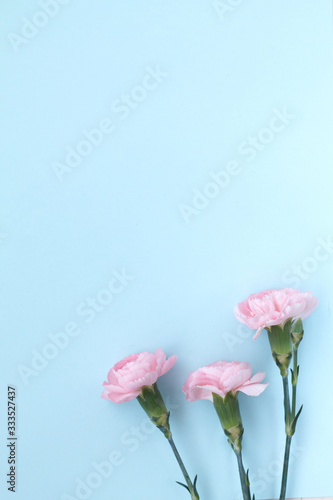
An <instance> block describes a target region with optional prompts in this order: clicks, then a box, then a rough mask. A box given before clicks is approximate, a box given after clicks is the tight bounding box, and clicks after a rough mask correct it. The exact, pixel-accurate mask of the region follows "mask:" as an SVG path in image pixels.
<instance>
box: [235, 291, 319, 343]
mask: <svg viewBox="0 0 333 500" xmlns="http://www.w3.org/2000/svg"><path fill="white" fill-rule="evenodd" d="M317 304H318V299H317V298H316V297H315V296H314V295H313V294H312V293H311V292H305V293H301V292H300V291H299V290H294V289H293V288H282V289H281V290H274V289H273V290H264V291H263V292H260V293H253V294H252V295H250V296H249V297H248V298H247V299H245V300H243V302H240V303H239V304H238V305H237V306H236V307H235V310H234V312H235V316H236V318H237V319H238V320H239V321H240V322H241V323H244V324H245V325H247V326H248V327H249V328H251V329H252V330H257V332H256V334H255V336H254V337H253V339H256V338H257V337H258V336H259V335H260V333H261V331H262V329H263V328H269V327H270V326H273V325H283V324H284V323H285V322H286V321H287V320H288V319H299V318H301V319H302V320H303V319H305V318H307V317H308V316H309V315H310V314H311V313H312V312H313V311H314V309H315V308H316V307H317Z"/></svg>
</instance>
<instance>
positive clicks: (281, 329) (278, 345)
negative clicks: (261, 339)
mask: <svg viewBox="0 0 333 500" xmlns="http://www.w3.org/2000/svg"><path fill="white" fill-rule="evenodd" d="M291 324H292V319H291V318H290V319H288V320H287V321H286V322H285V323H284V324H283V325H273V326H270V327H267V328H266V330H267V333H268V340H269V343H270V346H271V351H272V355H273V358H274V361H275V363H276V364H277V366H278V367H279V369H280V373H281V375H282V377H286V376H287V375H288V368H289V365H290V361H291V358H292V351H293V346H292V342H291V333H290V332H291Z"/></svg>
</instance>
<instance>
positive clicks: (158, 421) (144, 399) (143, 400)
mask: <svg viewBox="0 0 333 500" xmlns="http://www.w3.org/2000/svg"><path fill="white" fill-rule="evenodd" d="M136 399H137V400H138V401H139V403H140V405H141V406H142V408H143V409H144V411H145V412H146V413H147V415H148V417H149V418H150V420H151V421H152V422H153V424H154V425H156V427H157V428H158V429H160V431H162V432H163V434H164V435H165V437H166V438H169V437H171V431H170V426H169V415H170V412H168V410H167V408H166V406H165V403H164V401H163V398H162V395H161V393H160V391H159V390H158V387H157V384H156V382H155V384H153V385H152V386H147V385H145V386H144V387H142V390H141V394H139V396H138V397H137V398H136Z"/></svg>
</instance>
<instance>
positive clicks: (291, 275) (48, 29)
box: [0, 0, 333, 500]
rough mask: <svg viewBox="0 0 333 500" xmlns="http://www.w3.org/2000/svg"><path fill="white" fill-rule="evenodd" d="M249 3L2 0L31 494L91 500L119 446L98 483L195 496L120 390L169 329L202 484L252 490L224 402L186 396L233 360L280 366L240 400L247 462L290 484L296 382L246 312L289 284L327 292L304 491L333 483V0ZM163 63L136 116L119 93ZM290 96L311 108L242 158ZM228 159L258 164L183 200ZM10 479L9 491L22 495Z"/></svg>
mask: <svg viewBox="0 0 333 500" xmlns="http://www.w3.org/2000/svg"><path fill="white" fill-rule="evenodd" d="M224 3H225V4H228V2H227V1H225V2H224ZM237 3H238V5H236V4H237ZM231 4H233V5H234V6H233V7H230V5H231ZM229 7H230V9H229V10H228V11H226V12H225V13H224V14H223V11H222V7H221V5H220V9H218V8H217V7H216V6H214V3H213V2H212V1H206V2H203V1H201V2H193V1H188V0H186V1H183V2H179V1H178V2H177V1H163V2H162V1H156V0H155V1H154V2H148V1H140V2H134V1H132V2H129V1H123V2H115V1H106V0H100V1H98V2H80V1H79V0H72V1H69V2H67V3H65V2H64V3H63V4H62V5H59V9H58V12H55V14H54V17H53V18H49V17H47V16H46V18H45V16H44V17H43V16H39V15H38V14H37V15H36V13H37V12H39V11H41V7H40V6H39V3H38V2H36V1H32V0H30V1H23V0H20V1H16V2H13V3H11V4H9V3H8V5H7V6H6V7H4V6H2V16H1V39H2V42H3V45H2V61H3V62H2V80H1V95H2V97H1V100H2V110H3V116H2V131H1V142H2V169H1V191H2V196H1V199H2V218H1V226H0V233H1V239H0V246H1V253H2V292H1V294H2V307H1V313H2V322H3V325H4V328H3V334H2V335H3V339H2V362H1V365H2V368H1V371H2V372H3V373H2V375H1V380H2V385H1V398H0V399H1V426H2V440H1V446H0V448H1V449H0V458H1V471H2V473H3V474H5V473H7V468H8V466H7V463H6V460H7V451H6V447H5V444H6V443H5V438H6V434H5V432H6V431H5V429H6V408H5V405H6V391H7V384H14V385H15V386H16V387H17V406H18V414H17V415H18V416H17V426H18V436H19V440H18V449H17V452H18V482H17V493H16V496H15V498H16V499H17V500H44V499H47V500H66V499H67V500H68V497H66V496H65V494H67V495H71V497H73V498H79V497H77V496H76V495H75V488H76V480H77V479H78V478H80V479H81V480H82V481H87V478H88V476H89V475H90V474H91V473H93V472H94V467H93V463H94V462H98V463H100V462H102V461H104V460H107V459H108V456H109V455H110V453H111V452H112V451H119V452H120V453H121V454H122V456H123V459H122V463H121V464H120V465H117V466H115V467H114V470H113V472H112V474H111V476H110V477H109V478H108V479H103V481H102V483H101V484H100V485H99V487H98V488H95V489H93V490H92V492H91V495H87V498H92V499H94V500H106V499H118V498H125V499H129V498H140V499H142V500H146V499H155V498H160V499H163V500H164V499H165V500H166V499H170V498H174V499H178V498H179V499H182V498H184V499H185V498H187V496H188V495H187V493H186V491H185V490H182V489H181V488H180V487H179V486H178V485H177V484H176V483H175V480H182V477H181V474H180V471H179V470H178V466H177V464H176V461H175V460H174V458H173V456H172V455H171V451H170V450H169V449H168V446H167V443H166V441H164V438H163V436H162V435H161V434H160V433H159V432H158V431H154V432H153V433H152V432H151V429H150V428H149V427H148V426H147V423H146V418H145V414H144V413H143V412H142V410H141V408H140V407H139V405H138V404H137V402H136V401H133V402H130V403H127V404H124V405H119V406H116V405H113V404H112V403H111V402H106V401H104V400H102V399H101V398H100V394H101V391H102V382H103V381H104V380H105V378H106V375H107V372H108V370H109V368H110V367H111V366H112V365H113V364H114V363H115V362H117V361H118V360H120V359H121V358H122V357H124V356H126V355H128V354H130V353H132V352H138V351H142V350H155V349H156V348H157V347H159V346H161V347H162V348H163V349H164V351H165V352H166V353H167V354H168V355H172V354H178V356H179V360H178V362H177V364H176V365H175V367H174V368H173V369H172V370H171V371H170V372H169V373H168V374H167V375H165V376H164V377H163V379H161V380H160V384H159V385H160V389H161V391H162V392H163V394H164V395H165V398H166V400H167V401H168V404H169V405H170V406H172V408H174V411H173V412H172V417H171V425H172V429H173V432H174V437H175V441H176V443H177V445H178V447H179V449H180V451H181V453H182V455H183V458H184V461H185V462H186V465H187V467H188V469H189V472H190V474H191V476H192V477H193V476H194V475H195V474H196V473H197V474H198V476H199V479H198V488H199V491H200V495H201V497H200V498H201V499H202V500H218V499H220V498H228V499H236V498H239V496H240V488H239V484H238V482H239V479H238V473H237V468H236V461H235V458H234V456H233V455H232V451H231V449H230V447H229V446H228V445H227V442H226V439H225V436H224V435H223V433H222V431H221V429H220V427H219V422H218V420H217V417H216V415H215V413H214V409H213V407H212V405H210V404H209V402H206V401H200V402H197V403H191V404H190V403H188V402H186V401H185V398H184V396H183V394H182V392H181V386H182V384H183V383H184V382H185V380H186V377H187V375H188V373H189V372H190V371H192V370H194V369H196V368H198V367H199V366H203V365H205V364H207V363H210V362H212V361H215V360H217V359H226V360H233V359H239V360H244V361H245V360H246V361H250V362H251V363H252V365H253V369H254V371H259V370H261V371H266V373H267V377H266V379H267V381H268V382H269V384H270V385H269V387H268V389H267V390H266V391H265V393H264V394H263V395H262V396H260V397H259V398H249V397H246V396H243V395H241V396H240V403H241V409H242V414H243V420H244V425H245V434H244V441H243V443H244V462H245V465H246V467H249V468H250V477H251V479H252V487H253V492H255V493H256V496H257V498H276V497H277V496H278V492H279V481H280V467H281V454H282V451H283V442H284V429H283V413H282V388H281V382H280V377H279V373H278V370H277V368H276V367H275V365H274V364H273V361H272V359H271V356H270V351H269V347H268V342H267V339H266V338H265V337H266V334H262V335H261V337H260V338H259V339H258V340H257V341H256V342H252V341H251V336H252V332H250V331H248V332H247V331H246V330H245V329H242V328H240V326H239V324H238V323H237V321H236V319H235V318H234V316H233V308H234V306H235V305H236V303H237V302H239V301H241V300H243V299H244V298H246V296H247V295H248V294H250V293H252V292H255V291H260V290H262V289H265V288H272V287H274V288H282V287H285V286H296V287H299V288H300V289H301V290H302V291H306V290H308V289H310V290H312V292H313V293H314V294H315V295H316V296H317V297H318V298H319V300H320V304H319V306H318V309H317V310H316V311H315V313H314V314H313V315H312V316H311V317H310V318H309V319H307V320H306V322H305V329H306V333H305V339H304V342H303V343H302V345H301V348H300V356H299V357H300V364H301V369H300V379H299V395H298V401H299V403H302V402H303V403H304V412H303V414H302V416H301V418H300V421H299V425H298V429H297V434H296V438H295V440H294V442H293V451H292V458H293V459H292V463H291V466H290V478H289V484H288V496H289V497H296V496H297V497H298V496H325V495H332V478H331V456H332V444H333V437H332V425H331V416H332V412H333V404H332V397H331V386H332V370H331V363H332V349H333V342H332V326H333V325H332V312H331V307H332V306H331V304H332V274H333V273H332V270H333V254H332V252H333V250H332V248H331V247H330V246H329V247H328V249H326V250H325V248H324V247H323V243H322V241H323V240H324V241H329V239H330V238H332V237H333V228H332V208H333V202H332V152H333V145H332V83H333V78H332V47H331V2H330V1H328V0H326V1H324V0H322V1H317V2H310V1H304V0H298V1H294V2H290V1H289V0H280V1H279V2H273V1H267V0H266V1H265V2H261V1H259V0H252V1H251V2H250V1H246V0H244V1H239V2H236V1H235V0H234V1H233V2H231V0H230V2H229ZM218 11H219V12H218ZM38 16H39V17H38ZM24 18H27V19H28V20H29V21H32V20H33V19H34V20H35V22H37V23H38V22H39V23H40V24H43V19H44V22H45V26H42V27H39V28H38V29H37V30H36V32H35V33H33V34H32V35H30V36H31V38H30V39H26V43H23V42H22V40H21V39H19V38H15V36H17V35H20V36H21V32H22V29H23V27H24V25H25V23H26V21H24ZM10 33H12V34H11V35H10ZM13 34H14V35H13ZM14 39H15V40H16V42H15V43H14V42H13V40H14ZM11 40H12V41H11ZM21 42H22V43H21ZM15 44H16V50H15V47H14V45H15ZM156 66H159V67H160V70H161V71H162V72H163V73H164V74H165V76H163V77H161V78H160V79H161V81H160V82H159V83H158V85H156V88H154V89H152V90H150V91H148V93H147V96H146V98H145V99H144V100H143V101H142V102H140V104H139V105H138V106H137V107H136V108H135V109H131V110H130V113H129V115H128V116H127V117H126V119H121V118H122V116H123V114H122V113H120V111H119V102H118V104H117V102H116V100H117V99H120V100H121V99H122V98H123V97H122V96H123V95H125V94H130V93H131V92H134V93H135V92H138V94H136V95H140V90H139V91H138V90H137V89H136V90H135V88H136V86H137V85H141V83H142V81H143V79H144V77H145V75H146V74H147V67H150V68H156ZM166 74H167V76H166ZM145 81H146V82H147V81H148V80H145ZM149 82H150V85H152V79H150V80H149ZM112 106H113V109H112ZM117 106H118V112H117V111H116V109H115V107H116V108H117ZM274 110H280V112H283V110H285V112H287V113H288V114H289V115H292V118H289V123H287V124H285V126H284V127H282V126H281V122H280V126H281V128H283V130H281V132H275V133H274V134H273V137H269V139H270V142H269V143H268V144H265V146H264V147H263V148H262V150H261V151H256V152H255V153H253V154H252V155H251V154H250V153H247V154H244V149H243V154H242V153H241V151H242V149H241V150H239V148H244V147H245V146H244V144H243V146H242V143H244V142H246V141H247V140H248V137H249V136H258V134H263V135H262V137H266V138H267V135H266V136H265V132H262V129H263V128H264V127H267V125H268V124H269V123H270V121H271V119H272V117H273V116H274V113H275V111H274ZM124 113H125V112H124ZM103 119H109V120H112V122H113V126H114V131H113V132H112V134H105V136H104V138H103V142H102V143H101V144H100V145H97V146H96V147H94V148H92V151H91V153H90V154H89V155H87V156H86V157H85V158H83V159H82V162H81V163H80V165H78V166H77V167H76V168H74V169H72V171H70V172H66V173H64V175H63V176H62V180H59V179H58V178H57V175H56V173H55V170H54V164H55V162H60V163H64V160H65V156H66V148H67V146H69V147H70V148H76V147H77V145H78V143H79V142H80V141H82V140H83V139H85V138H84V135H83V131H84V130H88V131H90V130H92V129H94V128H96V127H97V126H98V124H99V123H100V121H101V120H103ZM266 134H267V131H266ZM253 156H254V157H253ZM249 160H250V161H249ZM230 161H238V175H234V176H232V177H231V178H230V181H229V183H228V184H227V183H226V185H225V187H223V188H221V189H220V190H219V192H218V194H217V195H216V197H215V198H214V199H210V200H208V201H207V206H206V207H205V208H203V209H202V210H199V209H196V210H197V213H193V214H192V215H191V216H190V217H189V218H188V220H187V222H186V221H185V220H184V217H183V216H182V213H181V210H182V208H181V207H182V205H183V204H185V205H191V206H192V208H193V205H192V199H193V197H194V196H195V194H194V192H195V190H196V189H198V190H199V191H200V192H201V193H202V192H203V191H204V190H205V189H206V190H207V189H208V190H209V188H207V183H209V182H211V178H210V175H209V174H210V172H219V171H222V170H224V171H225V170H226V166H227V164H228V163H229V162H230ZM193 190H194V191H193ZM202 203H204V202H202ZM318 248H319V250H318ZM293 266H300V268H299V269H300V271H301V273H302V277H297V276H296V275H295V270H293ZM123 269H124V270H125V271H126V273H127V274H128V275H130V276H131V277H133V279H131V280H129V281H128V285H127V286H125V287H124V289H123V290H122V291H121V293H119V294H117V295H114V297H113V300H112V302H111V303H110V304H109V305H105V306H103V308H102V310H101V311H99V312H95V313H94V314H93V313H87V312H86V313H85V315H82V314H81V315H80V314H79V313H78V311H77V308H78V307H80V305H81V309H80V310H81V313H82V307H83V310H85V311H86V308H87V306H86V305H83V306H82V303H85V301H86V300H87V299H88V298H89V297H96V296H97V295H98V294H99V293H100V295H99V297H101V296H103V293H104V292H101V290H102V289H104V288H105V287H106V285H107V283H108V282H109V281H110V280H111V278H112V272H113V270H116V271H118V272H121V271H122V270H123ZM296 272H299V271H296ZM117 286H120V285H119V282H118V285H117ZM88 318H90V319H92V321H90V322H87V320H88ZM68 322H75V323H76V324H77V326H78V328H79V329H80V334H79V335H78V336H76V337H72V338H70V341H69V343H68V346H67V347H66V348H65V349H63V350H60V351H59V353H58V355H56V357H55V358H54V359H52V360H49V361H48V365H47V366H46V368H45V369H42V370H41V371H39V372H35V375H31V376H29V377H26V378H25V382H26V383H24V380H23V378H24V377H23V378H22V376H20V374H19V370H20V368H19V366H20V365H25V366H26V367H30V368H31V362H32V358H33V354H32V350H33V349H36V350H37V351H38V352H39V353H40V352H42V350H43V349H44V348H45V345H46V344H48V343H49V342H50V338H49V336H48V335H49V334H55V333H57V332H61V331H63V330H64V328H65V325H66V324H67V323H68ZM21 370H22V368H21ZM140 426H142V429H143V430H141V434H140V437H136V438H133V433H135V432H137V431H136V430H135V428H137V427H140ZM4 483H5V481H4V479H2V480H1V486H0V488H1V497H2V498H5V499H7V498H8V499H9V498H13V497H12V494H10V493H9V492H7V491H6V485H5V484H4Z"/></svg>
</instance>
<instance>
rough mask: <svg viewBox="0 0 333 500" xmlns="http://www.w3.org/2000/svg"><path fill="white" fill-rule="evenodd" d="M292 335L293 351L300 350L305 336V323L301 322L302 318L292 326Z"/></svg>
mask: <svg viewBox="0 0 333 500" xmlns="http://www.w3.org/2000/svg"><path fill="white" fill-rule="evenodd" d="M290 335H291V341H292V344H293V349H298V346H299V345H300V343H301V341H302V339H303V335H304V329H303V321H302V320H301V318H299V319H298V320H297V321H296V322H295V323H293V324H292V326H291V330H290Z"/></svg>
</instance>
